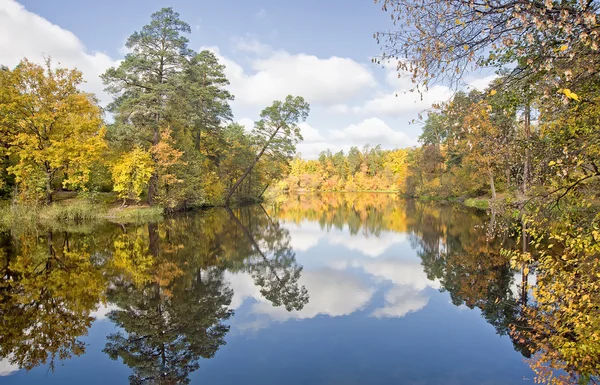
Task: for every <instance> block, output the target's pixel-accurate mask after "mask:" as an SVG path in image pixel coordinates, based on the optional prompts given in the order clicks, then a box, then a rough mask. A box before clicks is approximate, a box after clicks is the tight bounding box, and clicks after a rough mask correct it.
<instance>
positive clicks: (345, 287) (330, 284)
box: [226, 268, 374, 329]
mask: <svg viewBox="0 0 600 385" xmlns="http://www.w3.org/2000/svg"><path fill="white" fill-rule="evenodd" d="M226 276H227V279H228V281H229V282H230V284H229V286H230V287H231V289H233V293H234V294H233V299H232V301H231V305H230V308H232V309H237V308H239V307H240V306H241V305H242V303H243V302H244V301H245V300H246V299H248V298H253V299H254V300H255V301H256V303H254V304H253V305H252V311H251V313H253V314H257V315H266V316H268V318H269V319H270V320H275V321H279V322H284V321H287V320H289V319H307V318H313V317H316V316H317V315H319V314H323V315H328V316H330V317H337V316H343V315H348V314H351V313H354V312H355V311H357V310H359V309H361V308H363V307H364V306H365V305H366V304H367V303H368V302H369V301H370V299H371V297H372V295H373V293H374V289H372V288H369V287H367V286H365V284H364V283H363V282H362V281H360V280H359V279H358V278H356V277H353V276H352V275H351V274H348V273H345V272H342V271H336V270H332V269H329V268H320V269H318V270H304V271H303V272H302V275H301V277H300V279H299V282H298V284H299V285H301V286H302V285H303V286H305V287H306V289H307V290H308V294H309V296H310V300H309V301H308V304H306V305H305V306H304V308H302V310H298V311H291V312H288V311H287V310H286V309H285V307H283V306H279V307H274V306H273V305H272V304H271V303H270V302H269V301H267V300H266V299H265V298H264V297H263V296H262V295H261V294H260V290H259V288H258V287H257V286H256V285H254V281H253V279H252V277H251V276H250V275H249V274H247V273H236V274H228V273H226ZM267 323H268V322H254V323H251V324H245V325H240V327H241V328H242V329H251V328H254V327H264V326H265V325H266V324H267Z"/></svg>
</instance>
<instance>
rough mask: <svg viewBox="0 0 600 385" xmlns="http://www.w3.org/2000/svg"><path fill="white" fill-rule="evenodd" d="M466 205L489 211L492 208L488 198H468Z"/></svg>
mask: <svg viewBox="0 0 600 385" xmlns="http://www.w3.org/2000/svg"><path fill="white" fill-rule="evenodd" d="M464 205H465V206H468V207H474V208H477V209H482V210H487V209H488V208H489V207H490V201H489V199H487V198H468V199H465V201H464Z"/></svg>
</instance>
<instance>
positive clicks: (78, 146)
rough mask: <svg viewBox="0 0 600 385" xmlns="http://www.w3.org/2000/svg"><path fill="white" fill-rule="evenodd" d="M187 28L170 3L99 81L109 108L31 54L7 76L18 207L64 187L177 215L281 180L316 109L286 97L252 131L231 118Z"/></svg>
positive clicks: (0, 134) (4, 89) (220, 76)
mask: <svg viewBox="0 0 600 385" xmlns="http://www.w3.org/2000/svg"><path fill="white" fill-rule="evenodd" d="M190 32H191V30H190V27H189V25H188V24H186V23H185V22H183V21H181V20H180V18H179V14H177V13H176V12H174V11H173V10H172V9H170V8H164V9H162V10H161V11H159V12H156V13H155V14H153V15H152V20H151V22H150V23H149V24H147V25H145V26H144V27H142V29H141V30H140V31H139V32H135V33H134V34H132V35H131V36H130V37H129V39H128V40H127V44H126V45H127V48H128V49H129V50H130V51H131V53H129V54H127V56H126V57H125V59H124V60H123V61H122V62H121V63H120V65H119V67H117V68H110V69H108V70H107V71H106V73H105V74H104V75H103V76H102V79H103V81H104V84H105V85H106V90H107V91H109V92H110V93H112V94H113V95H114V99H113V101H112V103H110V104H109V105H108V107H107V108H106V111H103V110H102V109H101V108H100V107H99V105H98V101H97V100H96V99H95V97H94V95H90V94H86V93H84V92H82V91H81V90H80V85H81V83H82V81H83V79H82V74H81V72H79V71H78V70H76V69H66V68H55V66H54V64H53V63H52V61H51V59H50V58H48V59H47V61H46V63H45V65H38V64H35V63H32V62H29V61H27V59H24V60H23V61H22V62H21V63H20V64H19V65H18V66H16V67H15V68H13V69H9V68H6V67H2V69H1V70H0V141H1V147H0V148H1V150H2V156H3V164H2V180H1V182H2V185H1V187H2V189H3V191H4V193H5V195H7V196H13V197H14V198H15V200H16V201H18V202H22V203H23V202H25V203H31V202H36V201H39V200H40V199H45V201H46V202H47V203H51V202H52V199H53V195H54V194H55V193H56V192H57V191H60V190H63V191H64V190H68V191H90V192H110V191H114V192H115V193H116V194H117V195H118V197H119V198H120V199H122V200H123V203H126V202H128V201H140V200H142V199H143V200H146V201H147V203H148V204H150V205H160V206H162V207H164V208H166V209H181V208H190V207H198V206H205V205H219V204H223V203H225V202H227V203H229V201H231V200H232V199H234V200H237V201H238V202H244V201H248V200H250V201H252V200H256V199H258V198H260V196H261V195H262V194H263V192H264V190H265V189H266V188H267V186H268V181H270V180H273V179H274V178H277V177H279V176H280V175H281V172H282V170H283V169H284V167H285V164H286V161H287V159H288V158H289V157H290V156H291V155H293V154H294V152H295V144H296V143H297V141H298V140H300V139H301V136H300V131H299V128H298V125H297V124H298V122H300V121H302V120H304V119H306V117H307V115H308V112H309V106H308V104H307V103H306V102H305V101H304V99H303V98H302V97H299V96H296V97H292V96H288V97H287V98H286V99H285V100H282V101H275V102H273V104H272V105H271V106H268V107H266V108H265V109H264V110H263V111H262V112H261V115H260V117H261V119H260V120H259V121H258V122H256V123H255V127H254V129H253V131H252V132H250V133H248V132H246V131H245V130H244V129H243V127H242V126H240V125H238V124H235V123H232V119H233V116H232V112H231V108H230V105H229V102H230V101H231V100H233V97H234V96H233V95H231V94H230V93H229V92H228V91H227V85H228V84H229V82H228V80H227V78H226V77H225V75H224V73H223V70H224V66H223V65H222V64H220V63H219V61H218V60H217V58H216V56H215V55H214V54H213V53H211V52H209V51H202V52H194V51H193V50H191V49H189V48H188V46H187V43H188V39H187V38H186V37H185V35H187V34H189V33H190Z"/></svg>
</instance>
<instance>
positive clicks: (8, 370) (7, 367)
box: [0, 358, 19, 377]
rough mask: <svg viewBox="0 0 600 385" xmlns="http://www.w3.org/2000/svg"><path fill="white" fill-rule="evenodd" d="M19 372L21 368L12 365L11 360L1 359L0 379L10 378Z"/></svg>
mask: <svg viewBox="0 0 600 385" xmlns="http://www.w3.org/2000/svg"><path fill="white" fill-rule="evenodd" d="M18 371H19V366H18V365H15V364H12V363H11V362H10V358H2V359H0V377H4V376H9V375H11V374H13V373H15V372H18Z"/></svg>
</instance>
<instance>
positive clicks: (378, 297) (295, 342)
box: [0, 194, 532, 384]
mask: <svg viewBox="0 0 600 385" xmlns="http://www.w3.org/2000/svg"><path fill="white" fill-rule="evenodd" d="M264 209H265V210H263V209H262V208H259V207H253V208H250V209H244V210H237V211H235V212H233V213H232V214H233V215H234V216H235V217H234V218H232V217H231V215H230V214H228V213H227V212H226V211H225V210H212V211H210V212H207V213H201V214H190V215H185V216H180V217H177V218H174V219H170V220H167V221H165V222H164V223H160V224H158V225H152V226H139V227H135V226H128V227H127V228H126V231H125V232H124V231H123V229H122V228H121V227H119V226H105V228H102V229H96V230H95V231H94V232H93V234H77V233H72V234H69V235H68V236H67V235H66V233H65V234H63V235H62V236H59V235H55V236H54V237H53V242H55V243H56V242H60V241H61V240H63V239H66V238H65V237H70V238H69V245H70V249H71V250H75V249H78V248H79V249H81V250H87V251H89V252H90V254H91V255H92V256H93V258H92V259H93V260H94V266H95V267H97V268H98V269H101V270H102V272H103V276H105V277H106V280H104V281H103V284H104V285H105V289H106V293H105V295H106V297H107V300H108V303H107V305H101V306H100V308H99V309H98V310H96V311H94V312H93V313H92V314H91V316H92V317H95V321H94V322H93V323H92V325H91V327H90V328H89V330H88V335H87V336H83V337H81V338H80V340H81V341H83V342H84V343H85V344H86V345H87V346H86V348H85V353H84V354H82V355H80V356H75V357H73V358H70V359H66V360H63V361H60V360H57V363H56V368H55V370H54V371H53V372H52V371H49V370H48V363H46V364H44V365H39V366H36V367H34V368H33V369H32V370H30V371H29V372H26V371H25V370H18V366H15V365H14V364H12V365H11V364H10V363H9V362H8V359H7V358H5V359H4V360H2V361H0V376H1V377H0V383H2V384H30V383H31V384H34V383H48V384H79V383H83V382H85V383H89V384H95V383H98V384H105V383H113V384H126V383H129V382H131V383H164V384H167V383H171V382H169V381H172V383H184V382H186V381H188V380H189V381H190V382H191V383H203V382H205V383H218V384H239V383H241V382H244V383H257V384H258V383H260V384H280V383H290V384H306V383H313V384H341V383H343V384H390V383H402V384H439V383H444V384H481V383H486V384H513V383H518V382H523V380H524V378H525V379H526V380H527V379H530V378H531V377H532V375H531V372H530V370H529V368H528V367H527V365H526V364H525V363H524V362H523V356H522V355H521V354H520V353H519V352H517V351H515V348H513V343H512V341H511V340H510V338H509V337H508V336H506V335H504V336H500V335H498V332H499V333H500V334H502V333H506V326H507V322H508V321H510V317H511V316H512V315H511V314H507V312H506V309H505V308H502V309H494V310H493V311H491V313H493V314H492V315H490V314H489V313H490V312H487V313H486V314H487V315H486V318H487V319H485V318H484V317H483V316H482V311H481V310H480V309H479V308H478V307H483V306H484V305H489V304H490V303H491V301H492V298H493V299H494V300H495V298H497V296H498V293H497V291H498V290H500V291H502V292H503V293H502V295H503V298H504V301H502V303H507V302H510V301H513V302H514V301H515V300H516V298H517V296H518V293H517V291H516V287H515V283H514V279H513V275H514V274H513V273H512V272H511V271H510V269H508V268H507V262H506V261H505V260H503V259H500V258H501V257H500V256H499V255H496V253H494V252H491V251H492V250H495V249H497V247H495V246H494V245H493V244H490V242H489V241H488V240H485V236H483V235H482V234H483V232H484V229H483V226H479V227H477V226H476V225H481V224H485V223H486V221H488V220H489V218H487V217H485V216H482V215H480V214H478V213H476V212H473V211H470V210H466V209H464V208H460V207H450V206H448V207H437V208H436V207H430V206H428V205H422V204H419V203H415V202H407V201H403V200H400V199H398V198H395V197H392V196H390V195H385V194H353V195H350V194H346V195H343V194H331V195H322V196H301V197H293V198H290V199H287V200H285V201H281V202H278V203H276V204H273V205H268V206H267V205H265V207H264ZM61 237H62V238H61ZM23 239H25V237H23V236H22V237H21V238H18V239H17V238H15V237H12V238H11V237H7V238H6V240H5V244H6V246H7V247H8V246H11V247H10V248H7V249H6V250H9V252H8V254H10V253H13V254H17V255H21V256H22V255H24V253H23V252H24V251H26V250H31V249H30V248H29V249H28V248H27V247H25V243H26V241H24V240H23ZM90 239H93V242H90ZM32 242H33V244H37V245H38V246H39V245H40V244H41V245H45V243H46V242H48V239H47V237H46V238H44V237H33V241H32ZM62 242H63V243H61V245H64V241H62ZM11 250H12V251H11ZM14 250H17V252H16V253H15V252H14ZM124 250H125V251H124ZM258 250H260V251H258ZM136 252H137V253H138V254H139V255H136V254H135V253H136ZM119 253H124V255H125V256H126V257H127V258H126V259H125V260H130V259H133V260H135V261H138V265H143V264H142V262H141V261H145V259H144V258H145V257H147V256H150V257H149V258H151V259H153V261H154V262H153V264H151V268H149V269H146V270H144V271H141V270H140V269H139V268H137V270H136V268H134V267H132V266H124V264H123V263H121V264H119V263H115V262H114V261H115V260H116V261H117V262H118V261H119ZM484 256H485V257H486V261H487V262H486V263H483V264H481V263H479V262H478V261H480V258H482V257H484ZM14 258H16V257H13V259H14ZM111 260H112V261H113V262H111ZM481 265H483V266H481ZM300 267H302V269H301V271H300ZM144 274H145V275H146V276H145V275H144ZM473 277H475V278H473ZM491 286H494V288H495V289H493V290H492V289H490V287H491ZM23 287H25V286H23ZM497 287H500V289H497ZM303 288H305V289H306V292H307V294H308V302H307V303H306V298H304V297H303V296H304V295H305V294H306V293H305V292H303ZM440 290H442V291H440ZM491 291H495V292H494V294H493V295H491V294H490V293H491ZM488 297H489V298H488ZM274 304H275V305H279V306H274ZM286 307H287V308H288V309H292V311H288V309H286ZM469 307H473V309H470V308H469ZM73 308H75V307H73ZM485 308H486V309H489V306H485ZM296 309H297V310H296ZM9 310H10V309H8V310H5V311H4V312H5V314H6V315H7V316H8V317H11V316H13V315H14V314H16V313H10V312H9ZM13 310H14V309H13ZM230 311H233V313H234V314H233V315H232V316H230V314H229V313H230ZM207 313H210V314H207ZM78 314H80V315H85V314H87V313H86V311H82V312H81V313H78ZM153 317H158V318H156V319H159V320H160V321H156V320H155V318H153ZM153 320H154V321H153ZM198 320H200V321H198ZM156 322H158V323H160V324H161V325H159V326H156ZM15 324H17V325H18V323H15ZM116 324H118V325H119V326H120V327H118V326H116ZM215 325H216V326H215ZM52 327H55V328H59V327H60V326H59V325H53V326H52ZM161 328H162V329H165V330H167V332H165V333H162V331H161ZM228 328H229V329H228ZM127 332H129V333H130V334H129V335H128V334H127ZM132 333H133V334H132ZM132 335H133V336H137V338H133V337H132ZM148 335H151V336H150V337H147V336H148ZM73 337H77V336H73ZM140 341H141V342H140ZM165 346H166V347H167V348H166V352H167V353H166V354H165V357H166V361H165V360H163V361H160V359H157V357H160V356H161V354H162V353H164V352H161V349H162V347H165ZM103 350H104V352H103ZM162 350H165V349H162ZM109 356H112V357H113V358H116V359H117V360H115V361H113V360H111V359H110V358H109ZM169 357H170V358H169ZM12 359H13V361H14V356H12ZM123 360H125V364H124V363H123ZM169 360H170V361H169ZM197 364H199V368H196V366H195V365H197ZM161 370H163V371H164V373H168V374H167V375H166V376H164V377H162V378H161V377H160V371H161ZM136 381H137V382H136ZM153 381H155V382H153Z"/></svg>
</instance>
